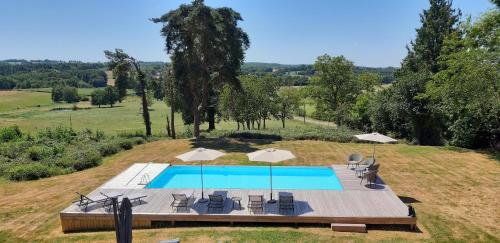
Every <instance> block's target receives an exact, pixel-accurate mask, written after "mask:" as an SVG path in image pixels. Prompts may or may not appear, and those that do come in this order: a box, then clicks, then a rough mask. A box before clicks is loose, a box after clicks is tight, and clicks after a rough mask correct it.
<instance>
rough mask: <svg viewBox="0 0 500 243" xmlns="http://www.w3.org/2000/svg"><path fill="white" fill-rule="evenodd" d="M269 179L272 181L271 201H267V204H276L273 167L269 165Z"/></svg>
mask: <svg viewBox="0 0 500 243" xmlns="http://www.w3.org/2000/svg"><path fill="white" fill-rule="evenodd" d="M269 175H270V177H269V179H270V181H271V199H270V200H269V201H267V203H276V200H274V199H273V166H272V164H271V163H269Z"/></svg>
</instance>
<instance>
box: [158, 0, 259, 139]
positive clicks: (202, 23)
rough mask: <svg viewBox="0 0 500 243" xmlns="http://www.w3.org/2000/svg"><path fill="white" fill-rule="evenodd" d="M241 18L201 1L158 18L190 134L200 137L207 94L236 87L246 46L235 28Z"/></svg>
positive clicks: (237, 14)
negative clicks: (190, 123) (189, 120)
mask: <svg viewBox="0 0 500 243" xmlns="http://www.w3.org/2000/svg"><path fill="white" fill-rule="evenodd" d="M241 20H242V18H241V15H240V14H239V13H237V12H235V11H234V10H232V9H230V8H211V7H208V6H206V5H205V4H204V3H203V0H195V1H193V2H192V3H191V4H182V5H181V6H180V7H179V8H178V9H175V10H172V11H170V12H168V13H166V14H164V15H163V16H161V17H160V18H155V19H152V21H153V22H155V23H162V24H163V27H162V30H161V33H162V35H163V36H164V37H165V47H166V51H167V53H168V54H170V55H171V60H172V64H173V69H174V74H175V77H176V79H177V81H178V82H179V83H180V84H179V86H180V87H181V88H180V90H182V91H183V92H182V95H181V97H182V98H183V99H184V101H183V105H188V108H189V109H188V110H190V112H191V114H192V118H193V123H194V135H195V137H197V138H198V137H199V136H200V123H201V118H202V114H201V113H202V112H204V111H206V109H207V107H208V104H209V98H210V94H211V91H213V90H219V89H221V87H222V85H223V84H224V83H231V84H233V85H236V86H239V85H240V84H239V80H238V78H237V75H238V73H239V70H240V67H241V65H242V62H243V59H244V51H245V49H247V48H248V47H249V45H250V41H249V39H248V36H247V34H246V33H245V32H244V31H243V30H242V29H241V28H240V27H238V21H241Z"/></svg>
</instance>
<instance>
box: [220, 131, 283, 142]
mask: <svg viewBox="0 0 500 243" xmlns="http://www.w3.org/2000/svg"><path fill="white" fill-rule="evenodd" d="M227 137H230V138H245V139H270V140H276V141H281V139H282V137H281V136H280V135H276V134H262V133H258V132H234V133H230V134H228V135H227Z"/></svg>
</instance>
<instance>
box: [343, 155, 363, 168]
mask: <svg viewBox="0 0 500 243" xmlns="http://www.w3.org/2000/svg"><path fill="white" fill-rule="evenodd" d="M361 161H363V155H361V154H359V153H354V154H350V155H349V156H348V157H347V168H349V166H352V167H353V168H357V167H358V166H359V163H361Z"/></svg>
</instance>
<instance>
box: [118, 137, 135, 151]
mask: <svg viewBox="0 0 500 243" xmlns="http://www.w3.org/2000/svg"><path fill="white" fill-rule="evenodd" d="M118 144H119V145H120V147H121V148H122V149H125V150H129V149H132V148H133V147H134V144H133V143H132V141H131V140H129V139H123V140H119V141H118Z"/></svg>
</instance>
